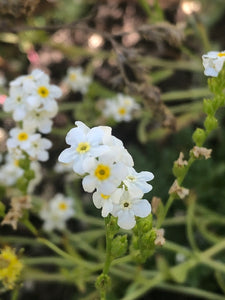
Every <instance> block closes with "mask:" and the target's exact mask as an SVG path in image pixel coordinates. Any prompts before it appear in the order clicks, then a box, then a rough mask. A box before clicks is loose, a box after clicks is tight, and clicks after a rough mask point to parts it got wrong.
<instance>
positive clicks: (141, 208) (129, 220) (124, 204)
mask: <svg viewBox="0 0 225 300" xmlns="http://www.w3.org/2000/svg"><path fill="white" fill-rule="evenodd" d="M150 213H151V205H150V203H149V202H148V201H147V200H146V199H140V198H137V197H133V196H132V195H130V193H129V192H128V191H125V190H124V192H123V194H122V196H121V198H120V201H119V204H114V209H113V211H112V215H113V216H115V217H118V225H119V226H120V227H121V228H123V229H127V230H129V229H132V228H133V227H134V226H135V224H136V220H135V216H137V217H141V218H145V217H147V216H148V215H149V214H150Z"/></svg>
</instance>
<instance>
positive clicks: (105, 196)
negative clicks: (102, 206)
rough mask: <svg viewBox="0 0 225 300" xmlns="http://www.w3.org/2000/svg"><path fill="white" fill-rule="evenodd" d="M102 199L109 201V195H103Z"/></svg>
mask: <svg viewBox="0 0 225 300" xmlns="http://www.w3.org/2000/svg"><path fill="white" fill-rule="evenodd" d="M101 197H102V198H103V199H104V200H107V199H109V197H110V196H109V195H104V194H101Z"/></svg>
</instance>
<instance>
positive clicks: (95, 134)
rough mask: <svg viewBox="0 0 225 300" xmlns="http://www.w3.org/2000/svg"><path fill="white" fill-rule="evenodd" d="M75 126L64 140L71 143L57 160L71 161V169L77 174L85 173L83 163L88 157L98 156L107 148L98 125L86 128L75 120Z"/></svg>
mask: <svg viewBox="0 0 225 300" xmlns="http://www.w3.org/2000/svg"><path fill="white" fill-rule="evenodd" d="M76 125H78V126H77V127H76V128H72V129H71V130H70V131H69V132H68V134H67V136H66V142H67V144H69V145H71V147H70V148H67V149H65V150H63V151H62V153H61V154H60V155H59V161H60V162H63V163H73V170H74V172H76V173H77V174H79V175H83V174H84V173H85V171H84V169H83V164H84V162H85V160H86V159H87V158H89V157H98V156H101V155H102V154H103V153H105V152H106V151H108V150H109V148H108V147H107V146H106V145H103V135H104V131H103V130H102V129H101V128H99V127H94V128H92V129H90V128H88V127H87V126H86V125H85V124H83V123H82V122H76Z"/></svg>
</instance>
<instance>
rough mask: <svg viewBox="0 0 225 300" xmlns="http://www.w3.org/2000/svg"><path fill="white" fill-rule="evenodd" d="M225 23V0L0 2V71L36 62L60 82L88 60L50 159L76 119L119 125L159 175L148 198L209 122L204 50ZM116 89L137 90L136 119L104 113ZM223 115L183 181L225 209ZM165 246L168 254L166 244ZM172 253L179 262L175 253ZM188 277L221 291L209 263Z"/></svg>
mask: <svg viewBox="0 0 225 300" xmlns="http://www.w3.org/2000/svg"><path fill="white" fill-rule="evenodd" d="M224 21H225V1H223V0H214V1H211V0H198V1H197V0H195V1H186V0H183V1H179V0H159V1H154V0H136V1H135V0H101V1H95V0H48V1H47V0H40V1H38V0H36V1H29V0H12V1H2V0H0V70H1V72H2V73H4V75H5V77H6V78H7V80H8V81H10V80H12V79H14V78H15V77H16V76H18V75H21V74H24V73H27V71H29V70H32V69H33V68H35V67H40V68H42V69H44V70H46V71H47V72H48V73H50V75H51V78H52V80H53V82H54V83H55V84H61V82H62V79H63V78H64V77H65V74H66V70H67V68H68V67H69V66H71V65H73V66H82V67H83V68H84V69H85V70H86V73H87V74H88V75H90V76H92V77H93V82H92V84H91V86H90V89H89V91H88V93H87V94H86V95H85V96H84V97H82V95H81V94H80V93H74V92H68V91H66V92H65V94H64V95H65V96H64V97H63V99H61V100H60V103H59V107H60V108H59V109H60V113H59V114H58V116H57V117H56V118H55V121H54V123H55V129H54V131H53V133H52V139H53V141H54V148H53V150H52V157H53V158H55V159H56V157H57V155H58V153H59V152H60V151H61V149H62V147H63V143H64V142H63V141H59V140H58V138H59V137H61V140H63V138H64V136H65V133H66V131H67V129H68V128H71V127H72V126H73V123H74V120H81V121H84V122H85V123H87V124H88V125H90V126H93V125H99V124H105V125H110V126H113V134H114V135H115V136H117V137H118V138H120V139H122V140H123V141H124V144H125V145H126V147H127V148H128V150H129V151H130V153H131V154H132V156H133V158H134V161H135V165H136V168H137V170H138V171H141V170H149V171H152V172H153V173H154V175H155V179H154V182H153V186H154V189H153V192H151V195H149V197H152V195H155V196H158V197H161V198H162V199H163V200H164V199H165V200H166V199H167V196H168V190H169V187H170V186H171V184H172V182H173V178H174V177H173V175H172V173H171V169H172V166H173V161H174V160H176V159H177V157H178V154H179V152H180V151H182V152H183V153H184V154H186V155H187V149H191V148H192V146H193V143H192V140H191V136H192V133H193V131H194V128H196V127H197V126H199V127H201V125H202V123H203V120H204V114H203V113H202V98H203V97H210V92H209V91H208V89H207V79H206V78H205V76H204V75H203V67H202V65H201V55H202V54H203V53H206V52H207V51H209V50H223V49H224V48H225V39H224V32H225V22H224ZM0 92H1V93H2V94H6V93H7V89H6V88H3V87H0ZM118 92H124V93H126V94H129V95H131V96H134V97H135V98H136V99H137V100H138V102H139V103H141V105H142V108H143V111H142V114H141V116H139V118H137V119H135V120H133V121H132V122H130V123H125V122H123V123H122V124H116V123H115V122H113V121H107V120H105V119H104V118H102V117H101V115H100V114H99V111H98V109H97V108H96V102H97V101H98V100H101V99H102V98H105V97H111V96H113V95H115V94H116V93H118ZM1 113H2V112H1ZM218 117H219V119H220V124H221V127H220V128H219V129H218V130H217V131H216V132H214V134H213V135H212V136H211V137H210V139H209V140H208V142H207V147H208V148H212V149H213V154H212V158H211V159H210V160H207V161H200V162H197V163H196V164H195V165H194V166H193V167H192V168H191V170H190V173H189V175H188V177H187V179H186V180H185V182H184V185H185V186H186V187H188V188H192V189H194V191H195V193H196V194H197V199H198V204H199V205H202V206H204V207H205V209H211V210H212V211H216V212H218V213H219V214H221V215H224V214H225V201H224V199H225V189H224V174H225V159H224V158H225V132H224V125H225V114H224V110H221V111H219V115H218ZM1 126H2V128H3V129H4V130H7V129H8V128H10V127H11V126H12V122H11V121H10V120H9V118H8V117H5V116H3V117H2V118H1ZM1 136H3V135H1ZM3 148H4V147H3ZM49 165H50V166H52V165H53V163H52V162H49ZM57 180H58V178H57V177H56V178H55V179H54V178H53V179H51V183H50V186H51V188H53V189H55V187H56V186H58V188H62V187H61V186H60V185H57V184H56V182H57ZM48 187H49V186H48ZM42 189H43V190H44V188H43V183H42ZM42 189H41V190H42ZM149 197H148V198H147V199H149ZM149 200H150V199H149ZM185 206H186V203H183V202H181V201H180V200H179V201H178V200H177V201H176V202H175V204H174V206H173V208H172V209H171V211H170V216H174V215H175V216H184V214H185ZM92 213H94V210H93V211H92ZM199 213H200V211H199ZM210 231H211V232H213V233H214V234H215V235H217V234H222V233H223V232H224V228H220V227H218V226H217V224H215V226H213V227H212V228H210ZM6 232H7V231H6ZM183 232H184V228H183V225H181V226H175V227H172V228H171V227H169V226H168V228H166V237H167V238H168V239H171V240H173V241H175V242H178V243H182V244H184V245H186V244H187V240H186V237H185V236H184V233H183ZM196 235H197V239H198V241H199V244H200V246H201V247H202V248H204V247H205V246H206V245H207V243H208V242H206V240H205V239H204V238H203V237H202V236H201V229H200V228H198V224H197V231H196ZM161 252H162V253H163V254H164V255H165V253H166V252H165V251H164V250H163V249H162V250H161ZM166 257H167V259H168V260H169V261H170V260H171V261H174V260H175V257H174V256H170V255H169V254H167V256H166ZM151 264H152V261H149V265H150V266H151V267H152V265H151ZM199 278H202V279H201V280H199ZM223 280H224V279H223ZM188 283H189V284H190V286H194V287H200V288H202V289H204V288H205V287H206V286H207V288H208V289H210V290H211V291H214V292H219V293H220V292H221V289H220V288H219V287H218V285H217V283H216V279H215V276H214V274H212V273H210V272H209V271H208V269H206V268H203V267H201V268H200V267H199V268H197V269H195V270H194V271H193V272H192V273H191V274H190V276H189V277H188ZM38 288H39V285H37V286H36V287H35V289H36V291H37V290H38ZM49 288H50V289H51V293H50V294H49V291H48V289H49ZM52 289H54V290H52ZM116 289H118V290H120V289H121V286H117V287H116ZM72 293H74V288H72V287H71V288H69V287H66V288H65V287H63V286H61V285H59V286H58V287H57V288H56V289H55V285H51V284H45V285H44V284H42V292H40V295H39V296H37V293H36V294H34V292H33V291H32V292H30V291H29V288H27V294H26V295H25V296H24V298H23V300H25V299H29V297H33V299H42V300H45V299H48V300H51V299H67V298H68V297H70V295H71V294H72ZM165 295H166V294H165V293H164V292H161V291H153V292H151V293H150V295H148V296H146V297H143V299H154V300H156V299H164V298H165ZM169 295H170V296H168V295H167V296H166V297H168V298H169V299H170V298H171V299H172V298H174V294H173V293H170V294H169ZM115 297H116V296H114V297H113V296H112V298H111V299H116V298H115ZM175 297H176V299H181V298H178V296H177V295H176V296H175ZM74 299H78V298H76V296H75V297H74ZM79 299H86V298H79ZM93 299H94V298H93ZM182 299H198V298H197V297H196V298H194V297H191V296H190V298H189V297H188V296H186V297H184V296H182Z"/></svg>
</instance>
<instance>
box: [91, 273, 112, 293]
mask: <svg viewBox="0 0 225 300" xmlns="http://www.w3.org/2000/svg"><path fill="white" fill-rule="evenodd" d="M110 286H111V279H110V277H109V276H108V275H107V274H101V275H99V276H98V278H97V280H96V282H95V287H96V289H97V290H100V291H104V292H106V291H107V290H108V289H109V288H110Z"/></svg>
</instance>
